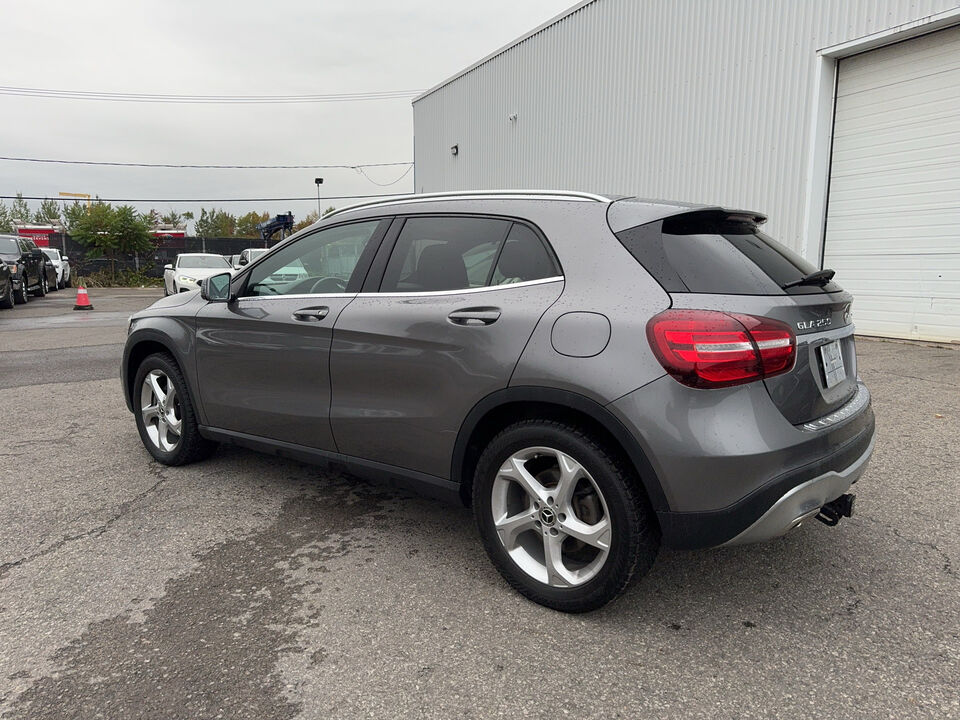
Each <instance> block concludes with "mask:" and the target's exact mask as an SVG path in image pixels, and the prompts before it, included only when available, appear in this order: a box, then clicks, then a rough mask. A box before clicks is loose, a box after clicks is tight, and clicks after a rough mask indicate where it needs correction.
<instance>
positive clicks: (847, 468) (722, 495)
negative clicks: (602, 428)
mask: <svg viewBox="0 0 960 720" xmlns="http://www.w3.org/2000/svg"><path fill="white" fill-rule="evenodd" d="M666 380H667V382H661V381H655V382H654V383H651V384H650V385H648V386H646V387H645V388H642V389H641V390H640V391H638V392H636V393H633V394H631V395H630V396H626V397H625V398H621V399H620V400H618V401H617V402H615V403H613V404H611V405H610V406H608V407H610V408H611V409H612V410H613V411H614V413H615V414H616V415H617V416H618V417H619V418H620V419H621V421H623V423H624V424H625V425H626V426H627V427H628V429H629V430H630V431H631V433H632V434H633V435H634V437H635V438H636V439H637V442H638V444H640V446H641V448H642V449H643V451H644V454H645V455H646V456H647V457H648V458H649V460H650V464H651V466H652V470H653V471H654V473H655V475H656V476H657V481H658V482H659V484H660V486H661V487H662V489H663V494H664V497H665V498H666V505H667V506H666V507H657V508H656V510H657V517H658V519H659V521H660V528H661V531H662V534H663V542H664V544H665V545H667V546H669V547H673V548H678V549H695V548H706V547H714V546H718V545H724V544H727V543H731V542H738V543H739V542H753V541H756V540H762V539H764V538H766V537H774V536H776V535H778V534H782V533H783V532H786V531H787V530H789V529H790V527H791V525H793V524H794V522H795V521H796V520H797V518H799V517H801V516H802V515H803V514H804V512H805V511H809V510H811V509H812V507H807V504H809V503H813V502H814V501H816V500H819V498H820V497H821V496H823V502H821V503H820V505H823V503H826V502H829V501H831V500H833V499H835V498H836V497H839V496H840V495H842V494H843V493H844V492H845V491H846V489H847V488H849V486H850V485H851V484H852V483H853V482H854V481H855V480H856V479H857V478H859V476H860V473H861V472H862V471H863V468H864V466H865V465H866V461H867V460H868V459H869V457H870V454H871V452H872V450H873V438H874V430H875V419H874V415H873V409H872V407H871V403H870V394H869V391H867V389H866V387H864V386H862V385H859V387H858V392H857V393H855V396H854V397H853V398H851V400H850V401H849V402H848V403H847V404H845V405H844V406H843V407H842V408H840V409H838V411H836V412H835V413H832V414H831V415H829V416H826V417H825V418H821V419H820V420H824V423H823V424H818V423H819V420H818V421H815V422H813V423H807V424H805V425H802V426H794V425H791V424H790V423H789V422H788V421H787V420H786V419H785V418H784V417H783V415H782V414H781V413H780V412H779V410H777V409H776V407H775V406H774V405H773V403H772V402H771V401H770V397H769V395H768V394H767V392H766V390H765V389H764V388H763V386H762V385H761V384H759V383H753V384H751V385H745V386H742V387H741V388H739V389H737V388H733V389H731V390H730V391H729V392H728V391H724V390H721V391H696V390H690V389H689V388H684V387H683V386H681V385H680V384H679V383H676V382H675V381H673V379H672V378H667V379H666ZM752 386H756V387H752ZM801 486H802V488H803V489H802V490H798V489H797V488H800V487H801ZM791 493H792V494H791ZM828 496H829V497H828ZM817 507H819V505H818V506H817ZM798 508H799V509H798ZM795 509H798V511H797V512H796V513H794V512H793V511H794V510H795ZM761 521H762V522H761Z"/></svg>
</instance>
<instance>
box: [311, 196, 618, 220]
mask: <svg viewBox="0 0 960 720" xmlns="http://www.w3.org/2000/svg"><path fill="white" fill-rule="evenodd" d="M478 197H486V198H497V199H513V198H529V199H533V200H541V199H555V200H579V201H590V202H603V203H608V202H611V198H608V197H604V196H603V195H596V194H594V193H587V192H578V191H575V190H457V191H448V192H433V193H415V194H414V193H411V194H409V195H395V196H393V197H387V198H380V199H378V200H369V201H367V202H362V203H357V204H356V205H348V206H347V207H344V208H340V209H338V210H334V211H333V212H330V213H327V214H326V215H324V216H323V217H322V218H321V219H322V220H325V219H326V218H328V217H332V216H334V215H339V214H340V213H345V212H348V211H350V210H359V209H360V208H368V207H376V206H378V205H402V204H407V203H417V202H429V201H431V200H440V199H447V200H454V199H458V198H463V199H470V198H478Z"/></svg>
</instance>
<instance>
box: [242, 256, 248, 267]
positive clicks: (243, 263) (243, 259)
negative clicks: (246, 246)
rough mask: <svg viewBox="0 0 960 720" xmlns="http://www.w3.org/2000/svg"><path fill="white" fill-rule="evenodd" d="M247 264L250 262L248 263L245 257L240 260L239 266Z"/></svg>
mask: <svg viewBox="0 0 960 720" xmlns="http://www.w3.org/2000/svg"><path fill="white" fill-rule="evenodd" d="M249 262H250V261H249V260H247V258H245V257H242V258H240V265H241V266H243V265H246V264H247V263H249Z"/></svg>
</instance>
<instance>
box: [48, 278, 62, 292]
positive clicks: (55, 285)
mask: <svg viewBox="0 0 960 720" xmlns="http://www.w3.org/2000/svg"><path fill="white" fill-rule="evenodd" d="M59 289H60V281H59V280H54V281H53V285H50V284H49V283H47V292H56V291H57V290H59Z"/></svg>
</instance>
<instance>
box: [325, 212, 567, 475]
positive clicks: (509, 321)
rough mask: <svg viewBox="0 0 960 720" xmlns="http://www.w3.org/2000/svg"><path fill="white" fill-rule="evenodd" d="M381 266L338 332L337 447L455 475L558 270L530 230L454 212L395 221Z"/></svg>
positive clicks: (334, 367) (556, 284)
mask: <svg viewBox="0 0 960 720" xmlns="http://www.w3.org/2000/svg"><path fill="white" fill-rule="evenodd" d="M387 257H389V260H387V259H386V258H387ZM377 267H385V269H384V270H383V272H382V278H377V277H373V276H374V271H371V276H372V277H371V278H370V280H369V282H368V284H367V285H365V287H364V292H363V293H361V294H360V295H358V296H357V298H356V299H354V300H353V301H352V302H351V303H350V304H349V305H348V306H347V307H346V309H345V310H344V311H343V312H342V313H341V314H340V317H339V318H338V319H337V323H336V327H335V329H334V339H333V349H332V352H331V360H330V364H331V368H330V372H331V381H332V387H333V402H332V406H331V423H332V426H333V434H334V437H335V439H336V443H337V447H338V449H339V451H340V452H341V453H344V454H346V455H351V456H355V457H360V458H363V459H366V460H370V461H375V462H380V463H385V464H388V465H393V466H398V467H403V468H407V469H410V470H415V471H418V472H422V473H427V474H430V475H434V476H437V477H447V476H448V475H449V470H450V457H451V453H452V449H453V445H454V441H455V440H456V436H457V432H458V431H459V429H460V425H461V423H462V422H463V420H464V417H465V416H466V414H467V413H468V412H469V411H470V409H471V408H472V407H473V406H474V405H475V404H476V403H477V402H478V401H479V400H481V399H482V398H483V397H485V396H486V395H488V394H490V393H492V392H494V391H496V390H499V389H501V388H504V387H506V386H507V384H508V382H509V379H510V375H511V373H512V372H513V369H514V367H515V366H516V364H517V360H518V359H519V357H520V354H521V353H522V351H523V348H524V346H525V345H526V343H527V340H528V339H529V337H530V335H531V333H532V332H533V329H534V327H535V326H536V324H537V322H538V320H539V319H540V317H541V315H542V314H543V312H544V311H545V310H546V309H547V308H548V307H549V306H550V305H551V304H552V303H553V302H555V301H556V300H557V298H558V297H559V296H560V293H561V291H562V289H563V278H562V275H561V271H560V268H559V266H558V265H557V263H556V261H555V259H554V257H553V255H552V252H551V251H550V249H549V246H548V245H547V244H546V243H545V242H544V238H542V236H541V235H540V234H539V233H538V232H537V231H536V230H535V229H534V228H532V227H531V226H529V225H527V224H526V223H522V222H517V221H514V220H511V219H505V218H493V217H477V216H449V215H447V216H415V217H408V218H405V219H398V220H396V221H395V222H394V227H392V228H391V232H390V235H389V236H388V240H387V242H385V243H384V245H383V247H382V248H381V254H380V255H378V257H377V259H376V261H375V263H374V268H377Z"/></svg>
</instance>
